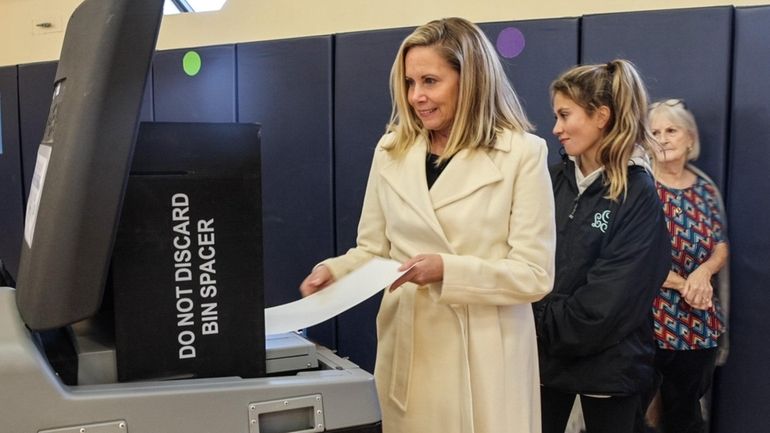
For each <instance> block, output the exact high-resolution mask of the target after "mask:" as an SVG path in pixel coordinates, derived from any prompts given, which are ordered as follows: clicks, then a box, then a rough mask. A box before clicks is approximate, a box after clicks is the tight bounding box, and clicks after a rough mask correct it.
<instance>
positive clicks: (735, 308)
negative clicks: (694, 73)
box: [704, 6, 770, 433]
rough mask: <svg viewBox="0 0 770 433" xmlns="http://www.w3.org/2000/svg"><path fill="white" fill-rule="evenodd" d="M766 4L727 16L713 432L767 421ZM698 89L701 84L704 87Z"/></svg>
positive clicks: (769, 95) (763, 427) (754, 428)
mask: <svg viewBox="0 0 770 433" xmlns="http://www.w3.org/2000/svg"><path fill="white" fill-rule="evenodd" d="M768 23H770V7H767V6H765V7H757V8H738V9H736V15H735V57H734V63H733V67H734V69H733V71H734V72H733V74H734V75H733V98H732V112H731V114H732V127H731V136H730V153H729V155H730V166H729V176H728V185H729V187H728V192H729V197H728V214H729V216H730V227H729V231H730V236H731V239H730V240H731V251H730V255H731V258H732V260H731V264H732V268H731V277H732V286H731V289H732V290H731V292H732V296H731V305H730V343H731V344H730V358H729V359H728V362H727V364H726V365H725V366H724V367H723V368H722V369H721V372H720V374H719V376H718V377H717V382H716V384H715V385H716V390H715V391H716V392H715V401H714V404H715V407H714V409H715V410H714V415H715V416H714V423H713V425H712V427H713V431H714V432H715V433H733V432H746V433H750V432H751V433H759V432H765V431H767V426H768V424H770V412H768V410H767V407H768V406H767V402H768V401H770V375H768V374H767V372H766V370H767V361H768V359H770V346H768V345H767V344H766V341H767V334H768V331H770V329H769V328H768V321H767V311H770V292H769V291H767V290H765V284H766V283H767V281H770V266H768V264H770V238H769V237H768V236H767V233H768V230H767V223H766V221H765V220H764V217H763V215H768V214H770V194H768V193H767V191H768V189H767V188H768V187H767V185H769V184H770V171H768V166H770V129H769V128H768V119H770V105H768V101H770V83H768V81H767V74H768V71H770V51H768V49H767V47H768V45H767V42H768V40H770V26H768ZM704 90H706V89H704Z"/></svg>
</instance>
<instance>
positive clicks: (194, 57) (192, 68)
mask: <svg viewBox="0 0 770 433" xmlns="http://www.w3.org/2000/svg"><path fill="white" fill-rule="evenodd" d="M182 69H184V72H185V74H187V75H189V76H191V77H194V76H196V75H198V72H200V71H201V56H200V55H199V54H198V53H196V52H195V51H188V52H186V53H185V55H184V57H183V58H182Z"/></svg>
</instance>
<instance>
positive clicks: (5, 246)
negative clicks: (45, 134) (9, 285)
mask: <svg viewBox="0 0 770 433" xmlns="http://www.w3.org/2000/svg"><path fill="white" fill-rule="evenodd" d="M16 76H17V69H16V66H8V67H4V68H0V259H1V260H2V261H3V262H4V263H5V265H6V268H7V269H8V271H9V272H10V273H11V274H12V275H13V277H14V278H16V276H17V273H16V271H17V270H18V268H19V252H20V251H21V234H22V232H23V229H24V220H23V215H24V211H23V207H22V195H21V193H22V180H21V151H20V148H19V105H18V103H19V99H18V98H19V94H18V91H17V82H16V80H17V78H16Z"/></svg>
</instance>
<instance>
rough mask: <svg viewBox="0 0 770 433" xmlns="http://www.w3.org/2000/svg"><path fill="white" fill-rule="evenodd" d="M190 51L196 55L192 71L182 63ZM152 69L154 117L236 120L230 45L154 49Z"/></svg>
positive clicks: (209, 120)
mask: <svg viewBox="0 0 770 433" xmlns="http://www.w3.org/2000/svg"><path fill="white" fill-rule="evenodd" d="M190 52H192V53H194V54H191V55H192V56H194V55H195V54H197V56H198V57H199V59H200V68H199V70H198V72H197V73H196V74H195V75H188V73H186V72H185V70H184V68H183V67H182V65H183V59H184V57H185V55H186V54H187V53H190ZM152 70H153V88H154V92H153V97H154V100H153V103H154V108H155V113H154V114H155V120H156V121H158V122H235V121H237V118H236V105H235V46H234V45H227V46H218V47H203V48H191V49H184V50H173V51H162V52H158V53H156V54H155V58H154V59H153V69H152ZM191 72H195V71H194V70H191Z"/></svg>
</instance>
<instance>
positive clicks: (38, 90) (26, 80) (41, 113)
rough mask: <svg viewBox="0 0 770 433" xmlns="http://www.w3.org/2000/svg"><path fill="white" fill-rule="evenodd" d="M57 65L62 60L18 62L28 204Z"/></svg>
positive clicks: (25, 186)
mask: <svg viewBox="0 0 770 433" xmlns="http://www.w3.org/2000/svg"><path fill="white" fill-rule="evenodd" d="M58 65H59V62H43V63H31V64H28V65H19V125H20V131H19V132H20V133H21V137H20V143H21V161H22V166H21V167H22V178H23V179H24V200H25V203H26V200H27V195H28V194H29V185H30V181H31V180H32V173H33V171H34V170H35V158H37V148H38V146H40V140H41V139H42V138H43V130H44V129H45V120H46V119H47V118H48V109H49V108H50V107H51V96H52V94H53V80H54V78H55V77H56V67H57V66H58Z"/></svg>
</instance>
